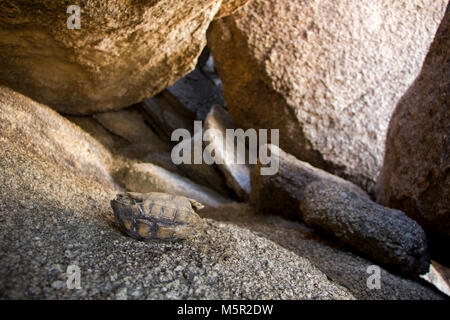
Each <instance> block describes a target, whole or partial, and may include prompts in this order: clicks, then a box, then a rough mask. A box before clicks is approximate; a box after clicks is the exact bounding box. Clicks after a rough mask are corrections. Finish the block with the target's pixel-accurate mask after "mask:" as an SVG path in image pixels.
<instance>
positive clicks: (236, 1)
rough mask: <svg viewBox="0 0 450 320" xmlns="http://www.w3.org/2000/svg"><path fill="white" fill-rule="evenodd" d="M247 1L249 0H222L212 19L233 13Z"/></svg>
mask: <svg viewBox="0 0 450 320" xmlns="http://www.w3.org/2000/svg"><path fill="white" fill-rule="evenodd" d="M249 1H251V0H223V2H222V6H221V7H220V10H219V12H217V14H216V16H215V17H214V19H220V18H223V17H225V16H229V15H230V14H233V13H235V12H236V11H237V10H239V9H240V8H242V7H243V6H244V5H245V4H246V3H247V2H249Z"/></svg>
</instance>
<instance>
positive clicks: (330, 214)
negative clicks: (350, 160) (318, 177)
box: [300, 181, 431, 275]
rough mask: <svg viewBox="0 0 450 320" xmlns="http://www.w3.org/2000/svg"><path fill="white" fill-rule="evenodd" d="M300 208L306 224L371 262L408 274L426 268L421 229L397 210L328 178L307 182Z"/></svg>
mask: <svg viewBox="0 0 450 320" xmlns="http://www.w3.org/2000/svg"><path fill="white" fill-rule="evenodd" d="M300 208H301V211H302V217H303V220H304V221H305V222H306V224H307V225H309V226H311V227H313V228H315V229H318V230H321V231H324V232H327V233H330V234H332V235H333V236H335V237H337V238H338V239H340V240H342V241H343V242H344V243H345V244H347V245H349V246H351V247H353V248H355V249H356V250H358V251H359V252H361V253H363V254H364V255H366V256H368V257H370V258H371V259H373V260H374V261H375V262H378V263H381V264H383V265H386V266H388V267H390V268H394V269H396V270H400V271H402V272H404V273H407V274H411V275H420V274H425V273H427V272H428V271H429V268H430V263H431V260H430V254H429V252H428V244H427V239H426V236H425V232H424V231H423V229H422V228H421V227H420V226H419V225H418V224H417V223H416V222H415V221H414V220H412V219H410V218H408V217H407V216H406V215H405V214H404V213H403V212H401V211H399V210H394V209H390V208H387V207H383V206H381V205H379V204H377V203H375V202H372V201H371V200H370V199H368V198H364V197H361V196H359V195H358V194H356V193H355V192H353V191H352V190H350V189H348V188H345V187H343V186H342V185H338V184H335V183H330V182H328V181H316V182H313V183H311V184H310V185H308V186H307V187H306V189H305V192H304V194H303V199H302V201H301V204H300Z"/></svg>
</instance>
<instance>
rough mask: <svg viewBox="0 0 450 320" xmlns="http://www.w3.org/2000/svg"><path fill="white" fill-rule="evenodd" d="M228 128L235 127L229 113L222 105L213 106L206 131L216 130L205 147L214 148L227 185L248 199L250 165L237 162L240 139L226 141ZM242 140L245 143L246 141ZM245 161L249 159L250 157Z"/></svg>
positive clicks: (207, 120)
mask: <svg viewBox="0 0 450 320" xmlns="http://www.w3.org/2000/svg"><path fill="white" fill-rule="evenodd" d="M226 129H235V127H234V124H233V121H232V120H231V117H230V115H229V113H228V112H227V111H226V110H225V109H224V108H222V107H220V106H217V105H215V106H213V108H212V109H211V111H210V112H209V113H208V116H207V117H206V120H205V123H204V131H205V132H206V131H207V130H214V131H210V132H211V133H212V134H211V136H210V137H209V138H208V140H209V141H205V142H204V143H205V147H208V146H209V147H210V148H213V150H214V157H215V159H216V165H217V167H218V168H219V169H220V170H221V171H222V173H223V174H224V176H225V180H226V182H227V185H228V186H229V187H230V188H231V189H233V190H234V192H235V193H236V195H237V196H238V197H239V198H240V199H242V200H247V199H248V198H249V196H250V192H251V185H250V167H249V166H248V164H247V162H246V163H244V164H238V163H237V157H238V148H237V144H236V141H238V140H237V139H234V141H232V142H230V143H228V142H227V141H226ZM204 139H205V137H204ZM241 142H242V143H244V142H245V141H241ZM245 161H248V157H246V160H245Z"/></svg>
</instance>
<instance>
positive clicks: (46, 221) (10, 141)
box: [0, 87, 353, 299]
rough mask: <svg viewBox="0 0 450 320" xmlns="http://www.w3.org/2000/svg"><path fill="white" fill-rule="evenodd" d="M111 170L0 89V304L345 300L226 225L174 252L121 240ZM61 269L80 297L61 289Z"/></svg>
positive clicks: (65, 127)
mask: <svg viewBox="0 0 450 320" xmlns="http://www.w3.org/2000/svg"><path fill="white" fill-rule="evenodd" d="M111 162H112V160H111V155H110V154H109V152H108V151H107V150H106V149H105V148H104V147H103V146H102V145H101V144H100V143H98V142H97V141H96V140H94V139H93V138H92V137H91V136H90V135H89V134H87V133H85V132H83V131H82V130H80V128H79V127H78V126H76V125H74V124H72V123H71V122H70V121H68V120H66V119H65V118H63V117H61V116H60V115H58V114H57V113H56V112H54V111H53V110H51V109H49V108H48V107H45V106H42V105H40V104H37V103H35V102H33V101H31V100H30V99H28V98H26V97H24V96H22V95H20V94H17V93H15V92H13V91H11V90H10V89H7V88H4V87H0V247H1V248H2V254H1V256H0V297H1V298H12V299H23V298H28V299H37V298H41V299H42V298H45V299H55V298H62V299H79V298H98V299H100V298H112V299H126V298H128V299H144V298H145V299H158V298H159V299H163V298H166V299H176V298H193V299H195V298H197V299H232V298H234V299H263V298H266V299H353V296H352V295H351V294H350V293H349V292H348V291H347V290H346V289H344V288H342V287H341V286H339V285H336V284H334V283H333V282H331V281H329V280H328V279H327V277H326V276H325V275H324V274H323V273H322V272H321V271H319V270H318V269H317V268H316V267H315V266H313V265H312V264H311V263H310V262H309V261H308V260H307V259H305V258H301V257H299V256H297V255H296V254H294V253H292V252H290V251H288V250H287V249H284V248H282V247H281V246H279V245H278V244H276V243H274V242H272V241H270V240H267V239H265V238H261V237H259V236H258V235H257V234H255V233H253V232H251V231H248V230H245V229H242V228H239V227H236V226H230V225H226V224H223V223H219V222H215V221H212V220H208V221H207V224H206V226H205V229H204V230H202V232H201V233H200V234H199V235H198V237H196V238H194V239H192V240H191V241H186V242H181V243H160V242H150V243H145V242H140V241H135V240H133V239H131V238H129V237H127V236H125V235H123V234H122V233H121V232H120V231H119V229H118V228H117V226H116V225H115V224H114V222H113V220H114V218H113V212H112V209H111V206H110V200H111V199H113V198H114V197H115V195H116V193H117V192H118V191H120V189H119V188H118V187H117V186H116V185H115V184H114V183H113V182H112V181H111V180H110V178H109V175H108V173H107V172H106V170H105V169H104V168H105V167H107V166H108V165H109V164H110V163H111ZM102 168H103V169H102ZM71 264H76V265H78V266H79V267H80V269H81V286H82V289H80V290H68V289H67V288H66V279H67V276H66V270H67V267H68V266H69V265H71Z"/></svg>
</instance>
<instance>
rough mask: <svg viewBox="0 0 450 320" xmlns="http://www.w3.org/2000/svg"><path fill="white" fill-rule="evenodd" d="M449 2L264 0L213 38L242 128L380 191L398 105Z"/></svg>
mask: <svg viewBox="0 0 450 320" xmlns="http://www.w3.org/2000/svg"><path fill="white" fill-rule="evenodd" d="M444 10H445V1H434V0H395V1H392V0H375V1H373V0H363V1H350V0H345V1H276V0H254V1H251V2H250V3H248V5H246V6H245V7H244V8H242V9H241V10H239V11H238V12H237V13H236V14H234V15H232V16H229V17H226V18H224V19H221V20H218V21H215V22H213V24H212V25H211V27H210V29H209V31H208V46H209V47H210V48H211V52H212V54H213V56H214V60H215V62H216V66H217V70H218V73H219V75H220V76H221V78H222V80H223V86H224V96H225V100H226V101H227V106H228V109H229V111H230V114H231V115H232V117H233V120H234V122H235V124H236V126H238V127H243V128H255V129H258V128H265V129H275V128H279V129H280V147H281V148H283V149H284V150H286V151H287V152H289V153H291V154H293V155H295V156H296V157H297V158H299V159H301V160H304V161H307V162H309V163H311V164H312V165H314V166H316V167H320V168H322V169H325V170H327V171H331V172H333V173H335V174H338V175H340V176H342V177H344V178H348V179H349V180H351V181H352V182H354V183H357V184H358V185H360V186H361V187H363V188H365V189H366V190H369V191H371V189H372V187H373V185H374V182H375V179H376V177H377V175H378V172H379V169H380V167H381V165H382V160H383V151H384V141H385V134H386V131H387V127H388V122H389V118H390V116H391V114H392V111H393V108H394V106H395V104H396V103H397V101H398V100H399V99H400V98H401V96H402V94H403V93H404V92H405V91H406V90H407V88H408V87H409V85H410V84H411V83H412V82H413V80H414V78H415V77H416V76H417V74H418V73H419V71H420V66H421V64H422V62H423V59H424V57H425V55H426V53H427V50H428V47H429V45H430V43H431V41H432V39H433V35H434V33H435V31H436V29H437V27H438V25H439V22H440V19H441V17H442V15H443V13H444Z"/></svg>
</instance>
